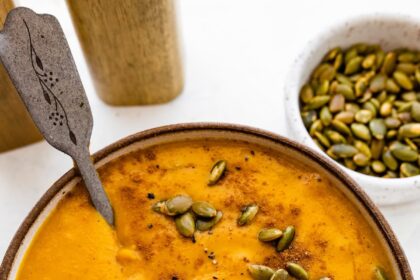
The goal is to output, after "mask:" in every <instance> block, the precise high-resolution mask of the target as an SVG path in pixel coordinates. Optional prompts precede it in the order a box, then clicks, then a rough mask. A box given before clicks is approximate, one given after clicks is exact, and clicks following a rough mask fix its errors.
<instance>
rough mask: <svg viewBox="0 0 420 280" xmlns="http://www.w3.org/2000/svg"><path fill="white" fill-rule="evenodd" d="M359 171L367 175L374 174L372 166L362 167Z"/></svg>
mask: <svg viewBox="0 0 420 280" xmlns="http://www.w3.org/2000/svg"><path fill="white" fill-rule="evenodd" d="M359 172H360V173H363V174H366V175H372V170H371V169H370V166H365V167H363V168H362V169H359Z"/></svg>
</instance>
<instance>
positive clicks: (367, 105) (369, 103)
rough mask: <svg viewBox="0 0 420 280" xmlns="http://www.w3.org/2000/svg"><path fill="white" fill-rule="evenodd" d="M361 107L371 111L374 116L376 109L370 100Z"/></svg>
mask: <svg viewBox="0 0 420 280" xmlns="http://www.w3.org/2000/svg"><path fill="white" fill-rule="evenodd" d="M363 109H366V110H369V111H371V112H372V114H373V116H376V114H377V112H378V110H377V109H376V106H375V105H373V103H372V102H371V101H368V102H366V103H365V104H363Z"/></svg>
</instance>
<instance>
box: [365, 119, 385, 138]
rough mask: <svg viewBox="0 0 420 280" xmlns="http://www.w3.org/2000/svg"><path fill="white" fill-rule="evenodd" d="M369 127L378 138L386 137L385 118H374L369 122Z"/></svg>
mask: <svg viewBox="0 0 420 280" xmlns="http://www.w3.org/2000/svg"><path fill="white" fill-rule="evenodd" d="M369 128H370V131H371V133H372V135H373V137H375V138H376V139H378V140H381V139H384V137H385V134H386V130H387V129H386V125H385V121H384V120H383V119H373V120H371V121H370V122H369Z"/></svg>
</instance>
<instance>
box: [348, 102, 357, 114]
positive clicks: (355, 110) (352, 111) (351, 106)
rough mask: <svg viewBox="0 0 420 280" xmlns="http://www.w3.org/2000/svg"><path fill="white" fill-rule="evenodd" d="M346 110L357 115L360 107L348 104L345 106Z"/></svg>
mask: <svg viewBox="0 0 420 280" xmlns="http://www.w3.org/2000/svg"><path fill="white" fill-rule="evenodd" d="M344 110H345V111H348V112H351V113H353V114H356V113H357V112H358V111H359V110H360V106H359V105H357V104H356V103H346V104H345V105H344Z"/></svg>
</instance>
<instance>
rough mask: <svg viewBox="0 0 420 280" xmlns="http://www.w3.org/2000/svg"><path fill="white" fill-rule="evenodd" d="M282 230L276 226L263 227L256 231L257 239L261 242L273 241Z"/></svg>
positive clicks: (281, 233) (280, 234)
mask: <svg viewBox="0 0 420 280" xmlns="http://www.w3.org/2000/svg"><path fill="white" fill-rule="evenodd" d="M282 235H283V232H282V231H281V230H279V229H277V228H263V229H261V230H260V232H259V233H258V240H260V241H262V242H268V241H273V240H276V239H279V238H280V237H281V236H282Z"/></svg>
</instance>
